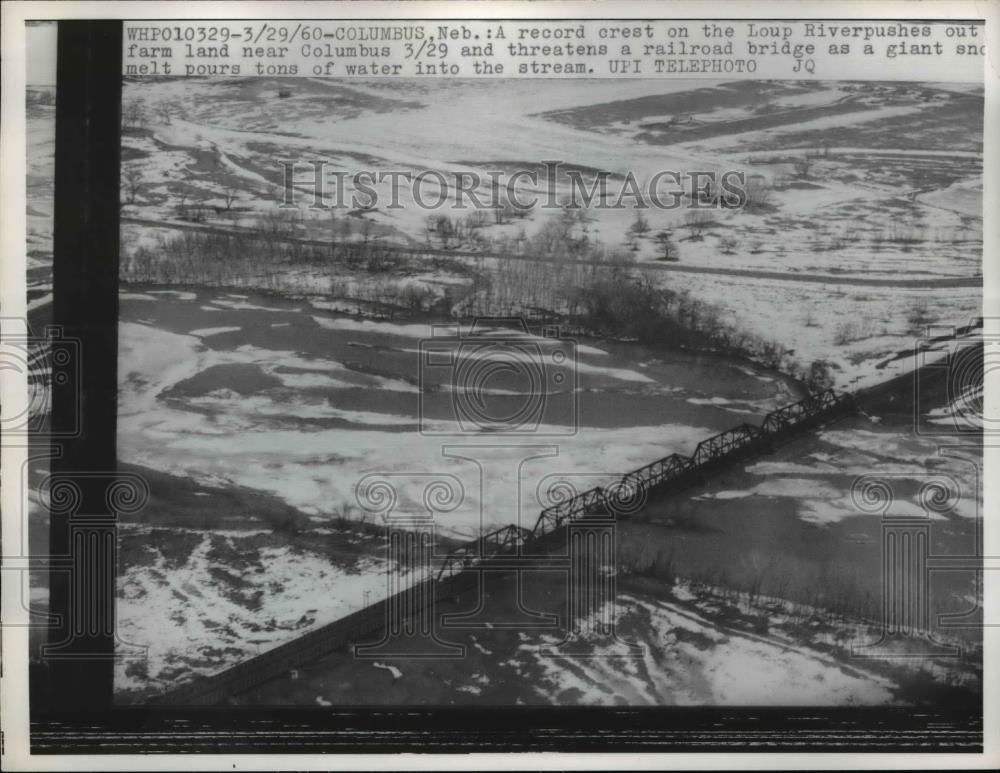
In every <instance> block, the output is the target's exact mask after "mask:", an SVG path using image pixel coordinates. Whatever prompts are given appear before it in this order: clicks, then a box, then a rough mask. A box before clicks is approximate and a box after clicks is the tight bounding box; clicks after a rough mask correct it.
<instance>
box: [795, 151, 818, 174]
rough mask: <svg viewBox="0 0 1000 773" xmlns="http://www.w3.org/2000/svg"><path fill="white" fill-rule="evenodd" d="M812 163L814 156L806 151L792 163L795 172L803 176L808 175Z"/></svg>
mask: <svg viewBox="0 0 1000 773" xmlns="http://www.w3.org/2000/svg"><path fill="white" fill-rule="evenodd" d="M812 163H813V157H812V155H810V154H809V153H806V154H805V155H804V156H800V157H799V158H797V159H795V161H794V162H793V164H792V165H793V166H794V167H795V174H797V175H798V176H799V177H803V178H805V177H808V176H809V170H810V169H812Z"/></svg>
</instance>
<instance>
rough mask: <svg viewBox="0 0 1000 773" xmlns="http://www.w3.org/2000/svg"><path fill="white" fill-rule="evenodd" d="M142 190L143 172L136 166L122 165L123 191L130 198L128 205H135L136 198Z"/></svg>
mask: <svg viewBox="0 0 1000 773" xmlns="http://www.w3.org/2000/svg"><path fill="white" fill-rule="evenodd" d="M141 188H142V171H141V170H140V169H139V167H138V165H136V164H124V165H122V189H123V190H124V191H125V195H126V196H128V203H129V204H135V197H136V196H137V195H138V194H139V191H140V189H141Z"/></svg>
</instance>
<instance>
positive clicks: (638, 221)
mask: <svg viewBox="0 0 1000 773" xmlns="http://www.w3.org/2000/svg"><path fill="white" fill-rule="evenodd" d="M629 231H631V232H632V233H634V234H635V235H636V236H643V235H645V234H648V233H649V231H650V226H649V221H648V220H647V219H646V216H645V215H643V214H642V210H641V209H637V210H636V212H635V220H634V221H633V222H632V225H630V226H629Z"/></svg>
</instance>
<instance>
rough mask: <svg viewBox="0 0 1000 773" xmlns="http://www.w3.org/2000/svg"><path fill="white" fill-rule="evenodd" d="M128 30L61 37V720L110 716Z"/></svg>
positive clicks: (55, 595) (67, 26)
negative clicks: (64, 715)
mask: <svg viewBox="0 0 1000 773" xmlns="http://www.w3.org/2000/svg"><path fill="white" fill-rule="evenodd" d="M122 26H123V25H122V23H121V22H119V21H98V22H91V21H60V22H59V28H58V48H57V57H58V59H57V66H56V94H57V99H56V147H55V206H54V233H53V245H52V251H53V258H52V263H53V266H52V272H53V276H52V296H53V298H52V306H53V307H52V321H53V324H54V325H55V326H56V329H57V330H59V332H60V335H61V336H63V337H64V338H65V339H66V340H69V341H74V340H75V343H76V352H77V356H76V362H75V367H74V374H75V377H74V378H70V379H67V380H64V381H62V382H61V383H60V382H59V381H58V380H57V379H55V378H53V384H52V434H53V436H54V437H55V438H58V441H53V448H52V450H53V452H54V458H53V460H52V464H51V478H50V482H51V485H52V486H53V487H54V486H56V485H58V484H57V483H56V481H60V482H61V483H62V484H63V485H64V486H65V487H66V489H65V490H75V491H77V492H78V496H79V501H78V504H77V506H76V507H75V508H73V509H72V510H71V511H65V510H61V509H57V508H55V507H53V508H52V509H51V512H50V526H49V554H50V555H51V556H52V557H54V558H56V559H57V560H61V561H62V562H63V563H64V565H65V567H66V569H65V570H62V571H53V572H50V574H49V583H50V586H49V587H50V591H49V594H50V595H49V609H50V612H51V613H52V614H54V615H57V616H58V617H59V619H60V621H59V624H57V625H55V626H53V627H52V628H51V629H50V630H49V634H48V644H49V648H50V652H49V657H47V658H45V659H46V661H47V662H48V665H49V668H48V679H47V682H48V684H47V688H48V689H47V690H44V691H41V694H47V696H48V704H49V705H50V706H51V707H53V708H56V707H60V708H61V707H84V706H85V707H88V708H108V707H110V706H111V705H112V695H113V677H114V674H113V663H112V660H111V658H112V657H113V655H114V633H113V631H114V587H115V585H114V582H115V561H114V540H115V537H116V533H115V528H114V515H113V514H112V513H111V512H110V508H109V506H108V502H107V501H106V500H107V497H106V488H107V482H108V480H113V477H114V474H115V466H116V461H115V458H116V452H115V448H116V434H117V413H118V404H117V388H118V387H117V383H118V373H117V365H118V245H119V222H118V213H119V206H118V191H119V159H120V154H121V135H120V125H121V122H120V119H119V114H120V111H121V52H122ZM60 328H61V330H60ZM52 491H53V495H54V493H55V489H54V488H53V489H52ZM96 536H99V537H100V539H99V543H100V544H95V542H94V541H93V540H92V538H94V537H96ZM109 537H110V539H109ZM109 548H110V551H111V555H108V549H109ZM91 583H95V584H91ZM88 591H91V592H90V593H88ZM88 595H89V598H88V597H87V596H88ZM109 623H110V624H109ZM36 694H38V693H36Z"/></svg>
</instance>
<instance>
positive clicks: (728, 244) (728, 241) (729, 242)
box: [719, 236, 740, 255]
mask: <svg viewBox="0 0 1000 773" xmlns="http://www.w3.org/2000/svg"><path fill="white" fill-rule="evenodd" d="M719 246H721V247H722V253H723V254H724V255H733V254H735V253H736V248H737V247H739V246H740V242H739V239H737V238H736V237H735V236H724V237H722V239H721V240H720V241H719Z"/></svg>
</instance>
